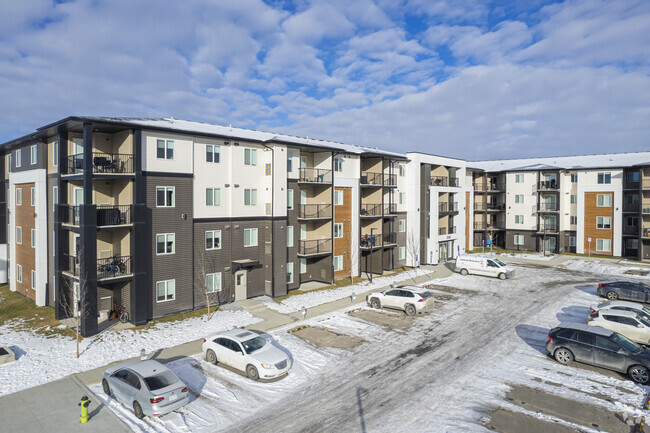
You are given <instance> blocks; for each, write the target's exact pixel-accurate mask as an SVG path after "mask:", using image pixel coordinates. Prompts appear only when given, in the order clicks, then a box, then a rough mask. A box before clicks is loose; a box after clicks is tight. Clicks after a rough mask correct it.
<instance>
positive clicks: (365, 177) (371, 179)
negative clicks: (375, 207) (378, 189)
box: [360, 171, 383, 186]
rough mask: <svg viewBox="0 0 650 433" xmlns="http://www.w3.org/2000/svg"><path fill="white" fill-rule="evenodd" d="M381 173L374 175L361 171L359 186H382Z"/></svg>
mask: <svg viewBox="0 0 650 433" xmlns="http://www.w3.org/2000/svg"><path fill="white" fill-rule="evenodd" d="M382 178H383V176H382V173H375V172H372V171H362V172H361V179H360V183H361V185H376V186H382V184H383V183H382V181H383V180H382Z"/></svg>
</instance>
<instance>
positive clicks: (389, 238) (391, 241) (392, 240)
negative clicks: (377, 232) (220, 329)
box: [382, 233, 397, 245]
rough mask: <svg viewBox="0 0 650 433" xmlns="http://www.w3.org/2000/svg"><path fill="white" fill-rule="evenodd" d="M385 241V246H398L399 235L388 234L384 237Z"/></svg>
mask: <svg viewBox="0 0 650 433" xmlns="http://www.w3.org/2000/svg"><path fill="white" fill-rule="evenodd" d="M382 238H383V240H384V245H396V244H397V233H387V234H385V235H383V236H382Z"/></svg>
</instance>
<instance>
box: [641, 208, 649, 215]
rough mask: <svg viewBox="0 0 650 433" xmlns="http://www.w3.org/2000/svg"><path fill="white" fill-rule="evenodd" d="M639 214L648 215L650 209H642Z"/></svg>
mask: <svg viewBox="0 0 650 433" xmlns="http://www.w3.org/2000/svg"><path fill="white" fill-rule="evenodd" d="M641 213H642V214H643V215H650V207H644V208H643V209H641Z"/></svg>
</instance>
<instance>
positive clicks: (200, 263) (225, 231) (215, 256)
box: [194, 221, 235, 308]
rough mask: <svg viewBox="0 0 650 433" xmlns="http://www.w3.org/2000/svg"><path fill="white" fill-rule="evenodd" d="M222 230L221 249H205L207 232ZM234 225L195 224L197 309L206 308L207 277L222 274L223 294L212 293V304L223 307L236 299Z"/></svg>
mask: <svg viewBox="0 0 650 433" xmlns="http://www.w3.org/2000/svg"><path fill="white" fill-rule="evenodd" d="M211 230H221V249H218V250H206V249H205V232H206V231H211ZM232 232H233V230H232V224H231V223H230V221H218V222H195V224H194V275H195V280H194V287H195V289H196V294H197V297H196V299H195V305H194V307H195V308H200V307H205V305H206V299H205V291H204V290H205V281H204V278H205V275H206V274H211V273H215V272H221V292H220V293H211V294H210V295H209V296H210V304H211V305H221V304H223V303H226V302H232V301H234V299H235V289H234V285H233V284H232V279H231V275H232V257H231V252H230V246H231V245H232Z"/></svg>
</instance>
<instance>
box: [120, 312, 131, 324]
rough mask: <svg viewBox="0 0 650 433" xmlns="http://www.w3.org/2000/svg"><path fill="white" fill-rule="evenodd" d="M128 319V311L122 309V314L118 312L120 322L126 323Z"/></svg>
mask: <svg viewBox="0 0 650 433" xmlns="http://www.w3.org/2000/svg"><path fill="white" fill-rule="evenodd" d="M128 321H129V313H127V312H126V311H122V314H120V322H122V323H126V322H128Z"/></svg>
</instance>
